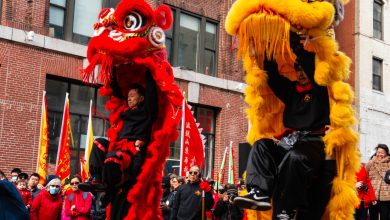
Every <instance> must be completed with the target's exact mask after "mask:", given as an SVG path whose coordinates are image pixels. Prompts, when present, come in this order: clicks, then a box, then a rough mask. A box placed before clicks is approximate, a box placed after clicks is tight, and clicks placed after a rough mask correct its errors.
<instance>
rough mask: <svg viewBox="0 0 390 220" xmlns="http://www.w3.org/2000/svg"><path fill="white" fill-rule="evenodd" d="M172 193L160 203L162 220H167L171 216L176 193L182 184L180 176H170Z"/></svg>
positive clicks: (182, 180)
mask: <svg viewBox="0 0 390 220" xmlns="http://www.w3.org/2000/svg"><path fill="white" fill-rule="evenodd" d="M170 184H171V189H172V191H171V192H170V193H169V194H168V195H167V196H166V197H165V198H164V199H163V201H162V202H161V210H162V212H163V215H164V220H169V219H170V217H171V214H172V209H173V204H174V203H175V199H176V193H177V189H178V188H179V186H181V185H182V184H184V178H183V177H181V176H176V175H174V176H172V177H171V180H170Z"/></svg>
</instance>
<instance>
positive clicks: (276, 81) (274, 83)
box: [264, 51, 330, 130]
mask: <svg viewBox="0 0 390 220" xmlns="http://www.w3.org/2000/svg"><path fill="white" fill-rule="evenodd" d="M298 56H299V60H300V62H301V66H302V68H303V69H304V71H305V73H306V75H307V76H308V78H309V79H310V81H311V84H312V89H311V90H309V91H305V92H301V93H300V92H298V91H297V89H296V84H297V82H295V81H290V80H289V79H287V78H286V77H284V76H282V75H280V74H279V71H278V66H277V64H276V63H275V62H272V61H265V62H264V69H265V70H266V72H267V74H268V85H269V87H270V88H271V90H272V91H273V92H274V94H275V95H276V96H277V97H278V98H279V99H280V100H281V101H282V102H283V103H284V104H285V109H284V112H283V123H284V126H285V127H287V128H291V129H294V130H315V129H319V128H322V127H324V126H325V125H329V124H330V120H329V113H330V112H329V96H328V89H327V87H325V86H319V85H318V84H317V83H316V82H315V81H314V68H313V67H314V56H315V55H314V54H313V53H309V52H306V51H303V52H301V53H300V54H298Z"/></svg>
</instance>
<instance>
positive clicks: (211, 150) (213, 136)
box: [164, 103, 220, 177]
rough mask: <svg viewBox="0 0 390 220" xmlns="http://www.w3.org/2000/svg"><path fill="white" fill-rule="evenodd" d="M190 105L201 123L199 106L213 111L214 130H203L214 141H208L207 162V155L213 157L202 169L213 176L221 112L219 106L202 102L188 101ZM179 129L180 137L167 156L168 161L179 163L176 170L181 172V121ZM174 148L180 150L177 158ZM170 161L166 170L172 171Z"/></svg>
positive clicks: (207, 174)
mask: <svg viewBox="0 0 390 220" xmlns="http://www.w3.org/2000/svg"><path fill="white" fill-rule="evenodd" d="M188 105H190V106H191V107H192V108H191V111H193V115H194V117H195V119H196V121H197V122H198V123H199V119H198V110H199V108H203V109H207V110H210V111H213V114H214V115H213V119H212V120H213V123H214V125H213V128H212V131H211V132H210V133H205V132H204V131H205V130H204V129H203V131H202V135H204V136H205V138H208V139H207V140H209V138H210V137H211V138H210V139H212V143H211V144H210V143H207V142H206V145H208V151H207V152H205V161H204V162H205V163H206V162H207V160H206V157H207V156H210V153H211V158H210V159H209V164H207V165H206V164H205V167H202V170H203V174H204V175H205V176H206V177H207V176H211V175H212V170H213V169H214V165H215V162H214V160H215V140H216V127H217V115H218V113H219V112H220V109H219V108H216V107H212V106H207V105H201V104H195V103H188ZM177 130H178V132H179V137H178V139H177V140H176V141H175V142H173V143H171V145H170V148H169V150H170V152H169V153H170V155H169V157H168V158H167V161H170V163H175V162H176V163H178V164H179V165H178V166H175V167H173V168H174V169H175V168H177V169H176V172H177V173H180V170H179V169H180V153H181V150H182V149H181V147H182V146H181V145H180V144H181V143H180V140H181V136H180V135H181V122H180V123H179V125H178V126H177ZM210 146H211V147H210ZM172 149H174V150H178V152H176V153H178V155H177V156H178V157H177V158H175V157H171V156H172V153H173V152H172ZM205 150H206V146H205ZM170 163H166V164H165V167H164V170H165V171H166V172H171V171H173V169H172V170H171V169H170V168H168V166H169V165H170ZM205 168H206V169H205Z"/></svg>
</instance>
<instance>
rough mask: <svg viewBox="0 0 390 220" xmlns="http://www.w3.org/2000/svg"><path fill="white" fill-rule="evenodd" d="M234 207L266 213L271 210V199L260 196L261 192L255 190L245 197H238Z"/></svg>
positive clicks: (235, 199)
mask: <svg viewBox="0 0 390 220" xmlns="http://www.w3.org/2000/svg"><path fill="white" fill-rule="evenodd" d="M234 205H237V206H239V207H242V208H244V209H253V210H258V211H266V210H270V209H271V203H270V199H269V197H268V196H262V195H260V192H259V191H255V190H254V189H253V188H252V190H251V191H250V192H249V193H248V194H246V195H245V196H237V197H236V198H234Z"/></svg>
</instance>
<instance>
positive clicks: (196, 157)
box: [180, 103, 204, 176]
mask: <svg viewBox="0 0 390 220" xmlns="http://www.w3.org/2000/svg"><path fill="white" fill-rule="evenodd" d="M183 115H184V116H183V118H184V123H182V126H183V125H184V126H183V127H182V129H184V131H183V132H182V135H183V137H182V138H183V140H182V149H181V150H182V154H181V155H182V158H181V171H180V174H181V175H182V176H185V175H186V172H187V171H188V170H189V169H190V167H191V166H192V165H198V166H199V167H201V168H203V163H204V147H203V146H204V145H203V137H202V135H201V134H200V131H199V128H198V125H197V124H196V121H195V118H194V116H193V115H192V112H191V110H190V108H189V106H188V104H187V103H185V104H184V114H183Z"/></svg>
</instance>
